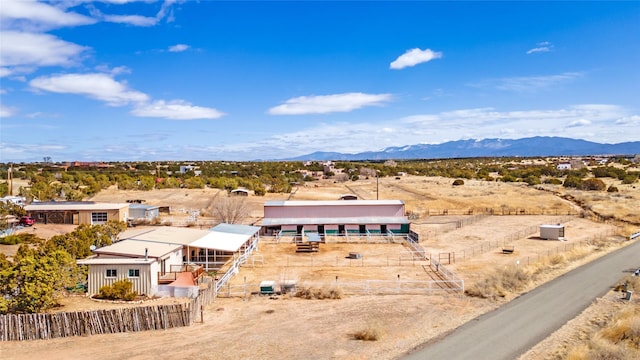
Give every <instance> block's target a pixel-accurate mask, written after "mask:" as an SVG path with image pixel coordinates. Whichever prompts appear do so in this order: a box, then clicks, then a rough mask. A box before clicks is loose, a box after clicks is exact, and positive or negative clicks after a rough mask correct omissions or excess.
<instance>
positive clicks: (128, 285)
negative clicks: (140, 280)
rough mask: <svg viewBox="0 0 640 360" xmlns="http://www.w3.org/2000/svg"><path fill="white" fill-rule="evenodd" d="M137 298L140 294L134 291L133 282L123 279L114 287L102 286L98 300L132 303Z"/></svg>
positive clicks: (115, 283)
mask: <svg viewBox="0 0 640 360" xmlns="http://www.w3.org/2000/svg"><path fill="white" fill-rule="evenodd" d="M136 296H138V293H137V292H135V291H133V282H131V280H127V279H122V280H118V281H116V282H114V283H113V285H105V286H102V287H101V288H100V292H99V294H98V296H97V298H99V299H108V300H125V301H131V300H133V299H135V298H136Z"/></svg>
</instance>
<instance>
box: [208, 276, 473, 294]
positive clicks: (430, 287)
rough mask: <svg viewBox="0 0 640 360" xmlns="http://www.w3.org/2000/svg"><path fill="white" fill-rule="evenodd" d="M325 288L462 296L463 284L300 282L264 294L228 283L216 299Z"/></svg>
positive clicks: (255, 288)
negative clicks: (454, 294) (458, 294)
mask: <svg viewBox="0 0 640 360" xmlns="http://www.w3.org/2000/svg"><path fill="white" fill-rule="evenodd" d="M309 288H314V289H321V290H322V289H324V290H327V291H329V290H335V291H338V292H340V293H341V294H344V295H432V294H434V293H451V294H452V293H460V294H462V293H464V281H463V280H461V279H457V280H422V281H420V280H401V279H398V280H375V279H368V280H360V281H353V280H348V281H340V280H336V281H335V282H324V283H320V282H303V283H300V284H296V286H295V287H294V288H293V289H292V287H291V285H290V284H288V285H287V286H284V284H280V285H279V286H277V287H276V289H274V292H273V293H272V292H271V291H269V292H263V291H262V290H261V288H260V284H249V283H246V284H239V285H231V284H227V285H226V286H224V287H223V288H222V289H220V291H218V294H217V296H218V297H225V298H231V297H242V298H245V297H248V296H253V295H282V294H287V293H289V294H292V295H293V296H296V292H297V290H300V289H309Z"/></svg>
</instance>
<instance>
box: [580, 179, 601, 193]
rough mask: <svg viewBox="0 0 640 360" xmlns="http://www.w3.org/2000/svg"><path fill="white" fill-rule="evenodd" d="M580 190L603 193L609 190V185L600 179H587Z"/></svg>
mask: <svg viewBox="0 0 640 360" xmlns="http://www.w3.org/2000/svg"><path fill="white" fill-rule="evenodd" d="M580 188H582V189H583V190H595V191H602V190H604V189H606V188H607V185H606V184H605V183H604V181H602V180H600V179H587V180H585V181H583V182H582V186H581V187H580Z"/></svg>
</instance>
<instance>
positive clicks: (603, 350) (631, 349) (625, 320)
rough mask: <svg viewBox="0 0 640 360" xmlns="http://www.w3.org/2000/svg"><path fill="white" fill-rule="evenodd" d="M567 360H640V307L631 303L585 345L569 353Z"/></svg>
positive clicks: (582, 344)
mask: <svg viewBox="0 0 640 360" xmlns="http://www.w3.org/2000/svg"><path fill="white" fill-rule="evenodd" d="M566 358H567V359H575V360H581V359H588V360H591V359H607V360H608V359H614V360H615V359H621V360H627V359H639V358H640V307H638V305H637V304H634V303H631V304H628V305H627V306H625V307H623V308H622V309H621V310H619V311H618V312H617V313H616V314H615V315H614V316H613V318H612V319H611V320H610V321H608V322H607V324H605V325H604V326H603V327H602V328H601V329H600V330H598V331H597V332H595V333H594V334H592V336H590V337H589V340H588V341H586V342H585V343H581V344H578V345H575V346H574V347H572V348H570V349H569V351H568V352H567V357H566Z"/></svg>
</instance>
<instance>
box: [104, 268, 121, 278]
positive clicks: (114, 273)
mask: <svg viewBox="0 0 640 360" xmlns="http://www.w3.org/2000/svg"><path fill="white" fill-rule="evenodd" d="M106 275H107V277H108V278H114V277H117V276H118V270H116V269H107V274H106Z"/></svg>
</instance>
